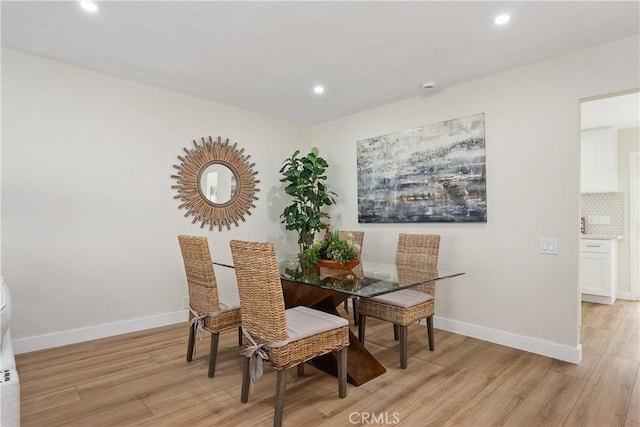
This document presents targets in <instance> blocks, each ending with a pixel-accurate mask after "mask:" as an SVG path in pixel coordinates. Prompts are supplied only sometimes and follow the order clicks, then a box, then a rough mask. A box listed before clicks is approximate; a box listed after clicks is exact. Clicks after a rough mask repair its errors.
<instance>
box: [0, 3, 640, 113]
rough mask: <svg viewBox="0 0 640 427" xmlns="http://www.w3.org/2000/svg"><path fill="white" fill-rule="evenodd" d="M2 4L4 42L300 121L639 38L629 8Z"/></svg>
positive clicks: (636, 15) (639, 17) (639, 14)
mask: <svg viewBox="0 0 640 427" xmlns="http://www.w3.org/2000/svg"><path fill="white" fill-rule="evenodd" d="M1 7H2V46H4V47H7V48H10V49H14V50H18V51H22V52H26V53H30V54H33V55H38V56H42V57H45V58H49V59H52V60H56V61H60V62H63V63H67V64H71V65H75V66H78V67H83V68H87V69H91V70H95V71H99V72H102V73H106V74H110V75H113V76H117V77H121V78H125V79H130V80H134V81H138V82H142V83H146V84H149V85H153V86H158V87H161V88H166V89H169V90H172V91H176V92H181V93H185V94H190V95H193V96H197V97H201V98H206V99H210V100H213V101H216V102H220V103H223V104H227V105H231V106H236V107H241V108H245V109H248V110H252V111H257V112H262V113H265V114H268V115H271V116H276V117H280V118H283V119H287V120H292V121H295V122H299V123H303V124H310V125H314V124H319V123H323V122H326V121H330V120H333V119H336V118H339V117H343V116H346V115H349V114H353V113H357V112H360V111H363V110H367V109H370V108H375V107H378V106H382V105H385V104H388V103H391V102H394V101H398V100H401V99H405V98H409V97H413V96H417V95H425V94H426V91H425V90H423V89H422V84H423V82H425V81H433V82H435V83H436V90H446V88H447V87H449V86H452V85H455V84H458V83H461V82H464V81H468V80H472V79H476V78H479V77H483V76H487V75H490V74H494V73H498V72H501V71H504V70H507V69H510V68H514V67H518V66H522V65H525V64H529V63H532V62H535V61H540V60H542V59H545V58H549V57H553V56H557V55H562V54H565V53H568V52H572V51H576V50H579V49H583V48H587V47H589V46H593V45H597V44H601V43H606V42H608V41H612V40H616V39H620V38H623V37H627V36H631V35H633V34H637V33H639V32H640V3H639V2H637V1H630V2H613V1H604V2H575V1H573V2H555V1H554V2H551V1H550V2H521V1H515V2H482V1H476V2H350V1H340V2H266V1H265V2H202V1H200V2H185V1H177V2H152V1H137V2H119V1H118V2H115V1H103V2H100V3H99V7H100V10H99V12H98V13H96V14H92V15H90V14H88V13H86V12H85V11H83V10H82V9H81V8H80V7H79V4H78V3H77V2H57V1H45V2H28V1H20V2H9V1H2V3H1ZM505 12H506V13H509V14H511V21H510V22H509V23H508V24H506V25H504V26H502V27H498V26H496V25H495V24H494V23H493V19H494V17H495V16H496V15H498V14H499V13H505ZM316 84H322V85H324V86H325V88H326V91H325V93H324V94H322V95H320V96H318V95H315V94H314V93H313V92H312V88H313V86H314V85H316Z"/></svg>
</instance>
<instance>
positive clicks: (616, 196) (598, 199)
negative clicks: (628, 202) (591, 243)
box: [580, 193, 624, 236]
mask: <svg viewBox="0 0 640 427" xmlns="http://www.w3.org/2000/svg"><path fill="white" fill-rule="evenodd" d="M580 202H581V206H582V216H583V217H584V220H585V235H588V234H598V235H612V236H621V235H623V234H624V196H623V194H622V193H582V194H581V195H580ZM593 215H596V216H598V217H600V216H608V217H609V219H610V224H589V216H593Z"/></svg>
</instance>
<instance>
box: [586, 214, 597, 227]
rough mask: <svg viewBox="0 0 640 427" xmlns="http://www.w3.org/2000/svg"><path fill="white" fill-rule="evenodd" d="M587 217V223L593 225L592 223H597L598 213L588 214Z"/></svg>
mask: <svg viewBox="0 0 640 427" xmlns="http://www.w3.org/2000/svg"><path fill="white" fill-rule="evenodd" d="M588 219H589V224H592V225H594V224H598V223H599V221H598V220H599V218H598V215H589V218H588Z"/></svg>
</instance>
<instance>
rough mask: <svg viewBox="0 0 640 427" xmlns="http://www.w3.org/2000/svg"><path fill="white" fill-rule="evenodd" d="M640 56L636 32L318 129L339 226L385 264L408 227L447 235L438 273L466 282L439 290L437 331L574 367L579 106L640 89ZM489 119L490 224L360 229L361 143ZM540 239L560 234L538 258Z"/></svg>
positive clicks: (363, 226) (576, 350) (445, 284)
mask: <svg viewBox="0 0 640 427" xmlns="http://www.w3.org/2000/svg"><path fill="white" fill-rule="evenodd" d="M638 52H639V43H638V37H637V36H636V37H632V38H627V39H623V40H619V41H617V42H614V43H610V44H606V45H602V46H599V47H596V48H592V49H588V50H584V51H580V52H576V53H574V54H571V55H567V56H562V57H558V58H555V59H552V60H547V61H543V62H540V63H536V64H533V65H530V66H527V67H522V68H519V69H514V70H512V71H509V72H505V73H502V74H498V75H494V76H491V77H488V78H484V79H480V80H476V81H473V82H469V83H466V84H461V85H458V86H454V87H449V88H442V89H441V90H439V91H437V92H435V93H433V94H432V95H429V96H420V97H415V98H411V99H407V100H404V101H401V102H397V103H394V104H391V105H387V106H384V107H382V108H378V109H375V110H371V111H366V112H363V113H360V114H357V115H353V116H349V117H345V118H342V119H339V120H336V121H333V122H330V123H326V124H323V125H320V126H316V127H314V128H313V143H314V145H318V146H320V145H321V146H322V147H323V148H324V150H325V152H328V153H330V154H329V155H327V160H328V161H329V163H330V164H331V165H334V166H337V168H336V169H338V170H339V173H336V174H331V175H330V179H331V184H332V185H333V188H337V191H338V193H339V194H340V195H342V196H343V197H341V198H340V202H339V204H338V205H337V206H336V207H335V211H334V221H333V222H334V223H335V224H336V226H338V227H340V228H345V229H360V230H364V231H365V233H366V234H365V240H364V256H365V257H367V258H376V259H385V258H387V259H388V257H390V256H392V254H393V252H394V250H395V246H396V239H397V234H398V233H399V232H417V233H439V234H441V235H442V237H443V239H442V242H441V255H440V257H441V258H440V259H441V261H440V264H441V266H442V267H444V266H451V267H453V268H455V269H459V270H462V271H464V272H466V275H465V276H462V277H461V278H456V279H453V280H449V281H447V282H442V283H441V284H440V286H439V287H438V301H437V303H436V316H437V318H436V326H439V327H441V328H445V329H449V330H453V331H459V332H461V333H465V334H468V335H473V336H478V337H481V338H483V339H487V340H491V341H495V342H502V343H505V344H508V345H512V346H514V347H520V348H524V349H527V350H530V351H535V352H538V353H542V354H548V355H551V356H553V357H558V358H561V359H565V360H573V361H576V360H577V359H579V357H580V346H579V342H580V337H579V325H578V319H579V314H580V313H579V312H580V305H579V304H580V303H579V295H580V294H579V281H578V262H579V260H578V252H579V247H578V243H579V225H578V218H579V217H580V212H579V193H580V181H579V179H580V120H579V111H580V106H579V100H580V99H581V98H584V97H588V96H593V95H598V94H604V93H610V92H616V91H620V90H624V89H630V88H635V87H638V86H640V82H639V76H640V72H639V68H638V64H639V63H640V61H639V58H638V56H639V54H638ZM407 84H410V82H408V83H407ZM482 112H483V113H485V114H486V116H485V120H486V121H485V126H486V162H487V163H486V167H487V193H488V194H487V206H488V221H487V223H486V224H393V225H392V224H360V225H359V224H357V199H356V179H357V173H356V141H358V140H361V139H364V138H369V137H374V136H378V135H383V134H388V133H392V132H397V131H402V130H405V129H409V128H415V127H418V126H422V125H426V124H430V123H436V122H440V121H443V120H448V119H452V118H456V117H462V116H467V115H471V114H475V113H482ZM541 237H555V238H557V239H558V248H559V254H558V255H557V256H550V255H540V254H538V240H539V239H540V238H541Z"/></svg>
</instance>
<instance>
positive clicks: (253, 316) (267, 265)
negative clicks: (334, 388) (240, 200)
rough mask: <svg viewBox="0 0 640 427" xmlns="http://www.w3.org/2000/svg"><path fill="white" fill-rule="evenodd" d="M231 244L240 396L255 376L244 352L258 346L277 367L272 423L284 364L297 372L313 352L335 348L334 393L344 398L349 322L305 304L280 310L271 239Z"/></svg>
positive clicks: (244, 397)
mask: <svg viewBox="0 0 640 427" xmlns="http://www.w3.org/2000/svg"><path fill="white" fill-rule="evenodd" d="M230 246H231V254H232V256H233V264H234V266H235V273H236V278H237V283H238V291H239V292H240V306H241V307H242V309H241V313H242V329H243V332H244V336H243V347H244V348H245V350H244V351H243V354H244V355H245V356H247V357H245V358H244V360H243V364H244V365H243V373H242V393H241V398H240V400H241V401H242V402H243V403H246V402H247V401H248V400H249V381H250V380H251V382H252V383H255V381H256V380H257V378H254V372H255V371H254V370H255V368H256V367H255V366H254V365H253V363H254V361H253V360H252V359H250V358H249V357H248V356H249V355H250V354H251V352H259V351H263V352H264V356H265V357H263V359H266V360H267V361H268V363H269V364H270V365H271V366H273V367H274V368H275V369H276V370H277V380H276V402H275V415H274V422H273V424H274V426H280V425H281V424H282V414H283V410H284V395H285V387H286V369H287V368H290V367H293V366H298V375H299V376H301V375H303V374H304V368H303V366H304V365H303V363H304V362H306V361H307V360H309V359H312V358H314V357H316V356H319V355H322V354H325V353H329V352H331V351H336V352H337V362H338V363H337V365H338V366H337V370H338V395H339V396H340V397H341V398H344V397H346V395H347V385H346V384H347V382H346V381H347V346H348V345H349V322H348V321H347V320H346V319H344V318H342V317H339V316H334V315H332V314H329V313H325V312H322V311H318V310H314V309H311V308H308V307H294V308H290V309H287V310H285V306H284V297H283V294H282V284H281V282H280V274H279V271H278V264H277V262H276V254H275V249H274V247H273V244H271V243H258V242H242V241H238V240H232V241H231V242H230ZM252 341H253V342H252ZM247 351H250V352H249V353H247ZM261 363H262V361H260V369H259V371H260V374H261V366H262V365H261Z"/></svg>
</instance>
